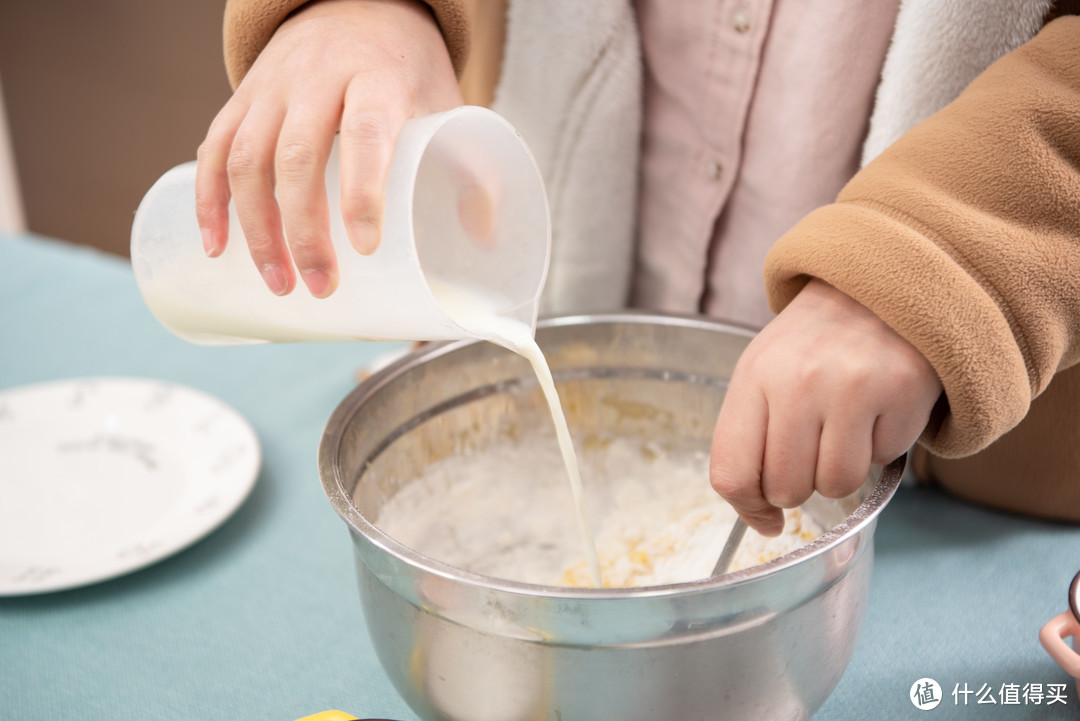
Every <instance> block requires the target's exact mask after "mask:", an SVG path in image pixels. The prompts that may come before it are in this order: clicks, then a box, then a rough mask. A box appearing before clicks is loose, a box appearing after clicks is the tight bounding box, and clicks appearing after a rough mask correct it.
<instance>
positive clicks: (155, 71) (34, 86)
mask: <svg viewBox="0 0 1080 721" xmlns="http://www.w3.org/2000/svg"><path fill="white" fill-rule="evenodd" d="M223 10H224V0H183V2H165V1H164V0H93V1H92V2H88V1H87V0H0V86H2V91H3V99H4V104H5V106H6V111H7V120H8V126H9V131H10V134H11V140H12V147H13V150H14V156H15V164H16V169H17V171H18V179H19V182H20V185H21V191H22V201H23V209H24V212H25V218H26V225H27V227H28V229H29V230H30V231H32V232H34V233H39V234H42V235H48V236H52V237H55V238H61V239H63V240H68V241H72V242H78V243H86V244H90V245H94V246H97V247H99V248H102V249H104V250H107V251H110V252H113V253H117V254H120V255H127V253H128V243H129V240H130V232H131V220H132V215H133V214H134V212H135V208H136V207H138V204H139V200H140V199H141V198H142V196H143V193H145V192H146V190H147V189H149V187H150V186H151V185H152V184H153V182H154V181H155V180H157V178H158V177H159V176H160V175H161V174H162V173H164V172H165V171H166V170H168V169H169V168H171V167H172V166H174V165H176V164H178V163H181V162H184V161H186V160H193V159H194V158H195V150H196V148H197V147H198V145H199V143H200V142H201V141H202V138H203V136H204V135H205V134H206V129H207V128H208V127H209V125H210V121H211V120H212V119H213V118H214V115H215V114H216V113H217V111H218V110H219V109H220V108H221V106H222V105H223V104H224V103H225V101H226V100H227V99H228V97H229V94H230V90H229V85H228V82H227V80H226V78H225V69H224V62H223V60H222V50H221V20H222V13H223Z"/></svg>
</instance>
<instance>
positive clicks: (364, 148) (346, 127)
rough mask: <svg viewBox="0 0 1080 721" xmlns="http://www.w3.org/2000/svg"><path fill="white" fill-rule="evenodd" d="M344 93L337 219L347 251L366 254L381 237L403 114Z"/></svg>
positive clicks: (351, 93) (376, 245)
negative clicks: (340, 221) (344, 234)
mask: <svg viewBox="0 0 1080 721" xmlns="http://www.w3.org/2000/svg"><path fill="white" fill-rule="evenodd" d="M350 91H351V86H350ZM350 91H346V94H345V110H344V112H343V114H342V118H341V140H340V147H341V215H342V217H343V219H344V221H345V228H346V230H347V232H348V235H349V241H350V242H351V243H352V245H353V247H354V248H356V250H357V251H359V252H360V253H363V254H364V255H369V254H371V253H374V252H375V249H376V248H377V247H378V246H379V242H380V239H381V237H382V223H383V213H384V210H385V207H384V206H385V198H386V179H387V177H388V176H389V174H390V162H391V160H392V159H393V155H394V144H395V143H396V142H397V136H398V133H399V132H400V130H401V126H402V124H403V123H404V122H405V113H404V111H403V110H402V109H401V108H400V106H399V105H398V104H396V103H391V105H390V106H387V105H384V106H382V107H380V108H372V107H371V106H370V104H369V105H367V106H365V105H362V103H370V100H369V98H368V97H357V96H358V95H359V93H357V92H350Z"/></svg>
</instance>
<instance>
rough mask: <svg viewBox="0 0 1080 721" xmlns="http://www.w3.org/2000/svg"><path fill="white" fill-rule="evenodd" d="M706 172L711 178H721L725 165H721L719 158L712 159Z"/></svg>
mask: <svg viewBox="0 0 1080 721" xmlns="http://www.w3.org/2000/svg"><path fill="white" fill-rule="evenodd" d="M706 172H707V173H708V174H709V180H720V175H721V174H722V173H723V172H724V166H722V165H720V161H719V160H710V161H709V164H708V166H706Z"/></svg>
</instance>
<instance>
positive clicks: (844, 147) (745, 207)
mask: <svg viewBox="0 0 1080 721" xmlns="http://www.w3.org/2000/svg"><path fill="white" fill-rule="evenodd" d="M636 5H637V12H638V17H639V21H640V25H641V35H642V42H643V47H644V56H645V122H644V133H643V135H644V137H643V146H642V178H641V183H642V185H641V208H640V216H639V223H638V228H639V239H638V258H637V269H636V278H635V298H634V302H635V304H636V305H640V306H646V307H650V308H656V309H660V310H667V311H674V312H683V313H692V312H704V313H707V314H709V315H711V316H714V317H718V318H723V319H725V320H730V321H735V322H739V323H744V324H749V325H753V326H762V325H764V324H765V323H767V322H768V321H769V319H770V318H771V317H772V313H771V312H770V310H769V308H768V304H767V302H766V299H765V288H764V282H763V280H762V266H763V262H764V258H765V254H766V252H768V250H769V248H770V247H771V246H772V244H773V243H774V242H775V241H776V239H777V238H779V237H780V236H781V235H782V234H783V233H784V232H785V231H786V230H787V229H788V228H790V227H791V226H792V225H794V224H795V222H796V221H798V220H799V219H800V218H801V217H802V216H804V215H806V214H807V213H808V212H810V211H811V210H813V209H814V208H816V207H818V206H820V205H823V204H826V203H829V202H831V201H832V200H833V199H834V198H835V196H836V194H837V193H838V192H839V190H840V188H841V187H842V186H843V185H844V183H845V182H847V180H848V179H849V178H850V177H851V176H852V175H853V174H854V173H855V171H856V170H857V169H858V164H859V156H860V152H861V148H862V143H863V140H864V138H865V136H866V131H867V127H868V121H869V117H870V111H871V109H872V107H873V101H874V91H875V88H876V87H877V82H878V78H879V76H880V74H881V66H882V63H883V62H884V58H885V53H886V50H887V49H888V45H889V39H890V37H891V34H892V29H893V25H894V23H895V21H896V13H897V10H898V6H899V0H636Z"/></svg>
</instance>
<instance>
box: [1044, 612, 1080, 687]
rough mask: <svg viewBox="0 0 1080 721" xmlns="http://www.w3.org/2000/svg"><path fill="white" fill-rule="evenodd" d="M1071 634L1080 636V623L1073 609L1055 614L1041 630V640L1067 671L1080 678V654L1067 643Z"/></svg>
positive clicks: (1076, 636)
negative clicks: (1066, 640)
mask: <svg viewBox="0 0 1080 721" xmlns="http://www.w3.org/2000/svg"><path fill="white" fill-rule="evenodd" d="M1069 636H1073V637H1075V638H1080V624H1078V623H1077V622H1076V617H1075V616H1073V615H1072V612H1071V611H1064V612H1063V613H1059V614H1058V615H1057V616H1054V617H1053V618H1052V619H1050V620H1049V621H1047V622H1046V625H1044V626H1043V627H1042V629H1041V630H1040V631H1039V641H1040V642H1041V643H1042V645H1043V648H1045V649H1046V652H1047V653H1048V654H1050V657H1051V658H1052V659H1054V660H1055V661H1057V663H1058V665H1059V666H1061V667H1062V668H1063V669H1065V673H1067V674H1069V675H1070V676H1072V677H1073V678H1077V679H1080V654H1077V652H1076V651H1074V650H1073V649H1072V648H1071V647H1070V646H1069V644H1067V643H1065V639H1066V638H1068V637H1069Z"/></svg>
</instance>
